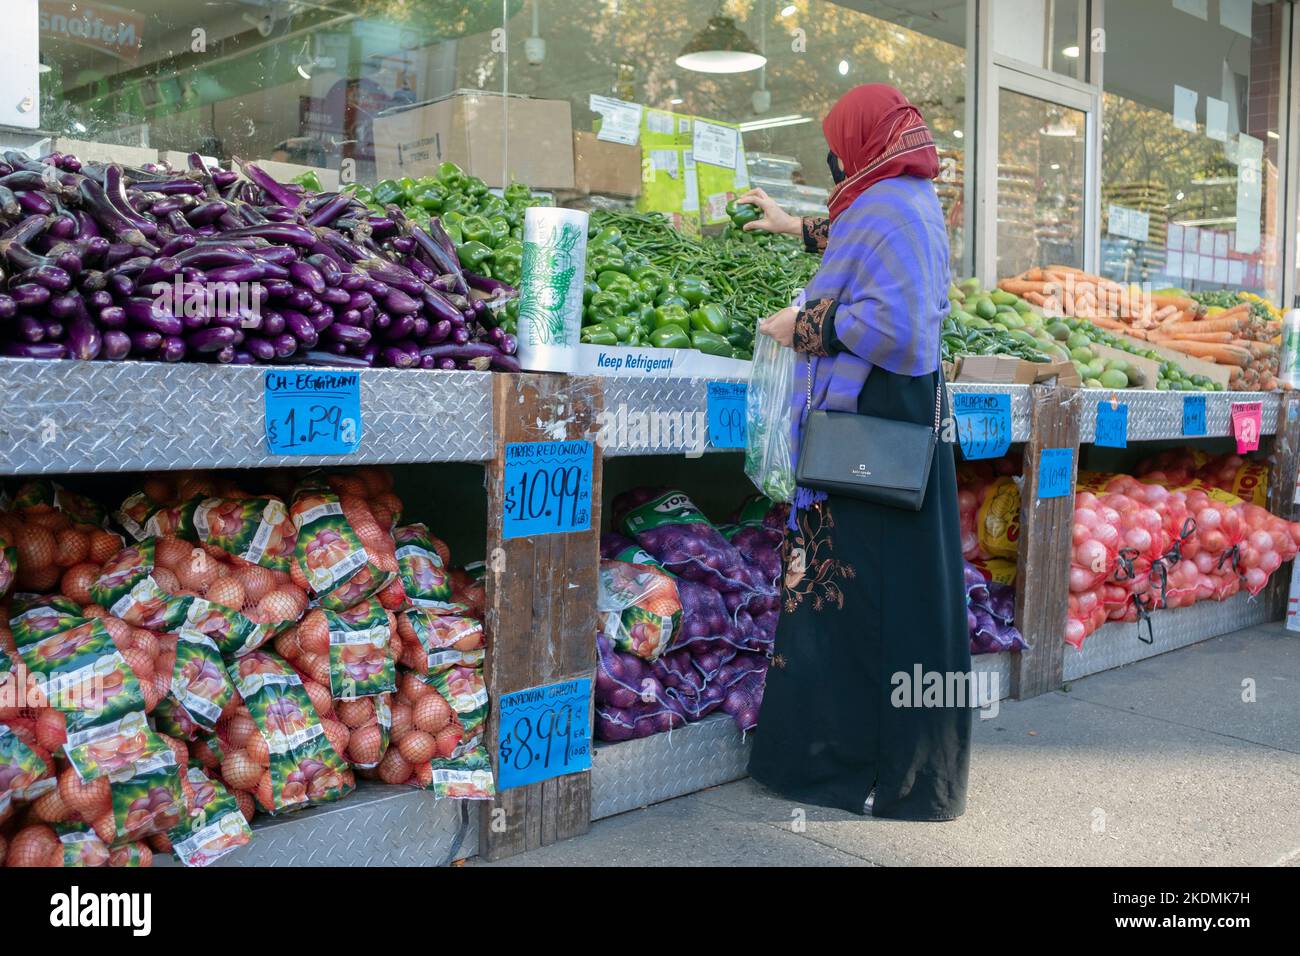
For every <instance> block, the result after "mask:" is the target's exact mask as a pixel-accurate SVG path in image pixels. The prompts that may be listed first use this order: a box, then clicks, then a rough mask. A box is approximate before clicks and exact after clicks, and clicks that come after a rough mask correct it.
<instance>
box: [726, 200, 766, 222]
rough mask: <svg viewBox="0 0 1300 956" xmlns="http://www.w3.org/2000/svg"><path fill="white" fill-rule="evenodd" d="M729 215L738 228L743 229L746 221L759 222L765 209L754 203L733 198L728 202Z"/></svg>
mask: <svg viewBox="0 0 1300 956" xmlns="http://www.w3.org/2000/svg"><path fill="white" fill-rule="evenodd" d="M727 216H728V218H730V219H731V221H732V222H733V223H735V225H736V228H738V229H743V228H744V227H745V224H746V223H750V222H758V220H760V219H762V218H763V210H761V209H759V208H758V207H757V206H755V205H753V204H752V203H747V202H736V201H735V200H734V199H733V200H732V201H731V202H729V203H727Z"/></svg>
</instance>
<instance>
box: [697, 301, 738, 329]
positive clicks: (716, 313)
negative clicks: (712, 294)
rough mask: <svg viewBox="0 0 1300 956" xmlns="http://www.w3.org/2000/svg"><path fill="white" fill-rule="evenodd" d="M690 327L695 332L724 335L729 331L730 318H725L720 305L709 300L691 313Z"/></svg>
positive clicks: (725, 314) (725, 315)
mask: <svg viewBox="0 0 1300 956" xmlns="http://www.w3.org/2000/svg"><path fill="white" fill-rule="evenodd" d="M691 328H692V329H694V330H695V331H697V332H712V333H713V334H715V335H726V334H727V333H728V332H730V331H731V319H729V318H727V313H726V312H725V311H723V308H722V306H720V305H714V304H713V303H712V302H710V303H708V304H707V305H702V306H700V307H699V308H698V309H696V310H695V311H694V312H692V313H691Z"/></svg>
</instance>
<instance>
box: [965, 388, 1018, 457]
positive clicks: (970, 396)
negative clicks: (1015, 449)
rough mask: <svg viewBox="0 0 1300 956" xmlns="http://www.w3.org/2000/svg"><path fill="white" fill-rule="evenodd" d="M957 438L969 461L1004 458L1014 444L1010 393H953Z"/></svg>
mask: <svg viewBox="0 0 1300 956" xmlns="http://www.w3.org/2000/svg"><path fill="white" fill-rule="evenodd" d="M952 414H953V418H954V419H955V421H956V425H957V442H958V444H959V445H960V446H961V454H962V457H963V458H965V459H966V460H967V461H976V460H977V459H980V458H1001V457H1002V456H1003V455H1005V454H1006V453H1007V449H1008V448H1010V447H1011V396H1010V395H990V394H975V393H972V392H957V393H956V394H955V395H953V396H952Z"/></svg>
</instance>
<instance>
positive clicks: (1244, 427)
mask: <svg viewBox="0 0 1300 956" xmlns="http://www.w3.org/2000/svg"><path fill="white" fill-rule="evenodd" d="M1262 420H1263V405H1262V404H1261V403H1260V402H1233V403H1232V434H1233V435H1234V436H1236V439H1237V454H1238V455H1244V454H1246V452H1248V451H1255V450H1256V449H1257V448H1259V429H1260V425H1261V422H1262Z"/></svg>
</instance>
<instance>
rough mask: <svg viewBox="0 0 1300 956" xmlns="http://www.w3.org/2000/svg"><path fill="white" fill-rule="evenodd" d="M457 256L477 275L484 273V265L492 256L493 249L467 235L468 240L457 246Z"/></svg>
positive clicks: (464, 265)
mask: <svg viewBox="0 0 1300 956" xmlns="http://www.w3.org/2000/svg"><path fill="white" fill-rule="evenodd" d="M456 257H457V258H458V259H460V264H461V266H462V267H463V268H466V269H468V270H469V271H470V272H473V273H475V274H476V275H484V274H485V273H484V272H483V271H482V270H483V267H484V266H486V265H487V262H488V260H489V259H491V258H492V250H491V249H490V248H488V247H487V246H485V245H484V244H483V243H481V242H479V241H478V240H476V239H471V238H468V237H466V241H465V242H462V243H461V244H460V245H458V246H457V247H456Z"/></svg>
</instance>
